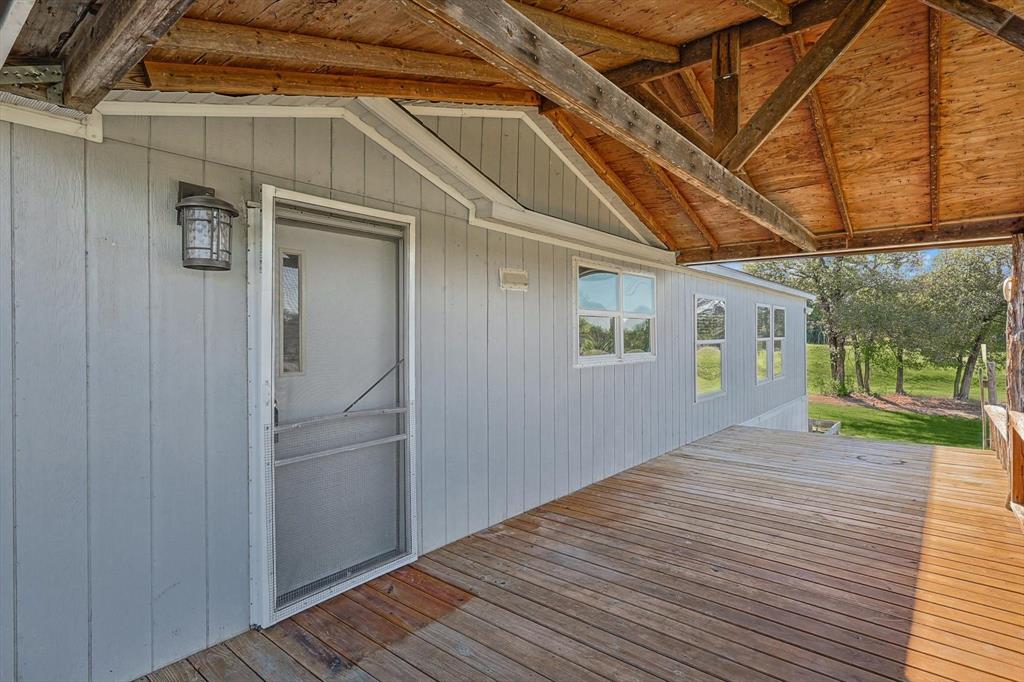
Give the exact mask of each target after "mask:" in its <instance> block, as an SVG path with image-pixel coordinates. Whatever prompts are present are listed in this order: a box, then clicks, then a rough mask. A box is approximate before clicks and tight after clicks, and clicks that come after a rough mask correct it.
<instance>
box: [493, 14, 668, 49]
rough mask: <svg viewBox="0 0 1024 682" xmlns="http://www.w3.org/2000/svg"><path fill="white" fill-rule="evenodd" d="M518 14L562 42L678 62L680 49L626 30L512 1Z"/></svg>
mask: <svg viewBox="0 0 1024 682" xmlns="http://www.w3.org/2000/svg"><path fill="white" fill-rule="evenodd" d="M510 4H511V5H512V6H513V7H515V8H516V9H517V10H518V11H519V12H520V13H522V14H523V15H525V16H526V17H528V18H529V19H530V20H531V21H532V22H533V23H535V24H537V25H538V26H540V27H541V28H542V29H544V30H545V31H546V32H547V33H548V34H549V35H551V36H554V37H555V38H558V39H559V40H561V41H562V42H573V43H579V44H581V45H589V46H590V47H596V48H598V49H601V50H609V51H611V52H617V53H619V54H625V55H631V56H634V57H639V58H641V59H650V60H652V61H656V62H669V63H671V62H675V61H678V60H679V48H678V47H677V46H675V45H669V44H667V43H659V42H658V41H656V40H648V39H647V38H641V37H639V36H635V35H633V34H631V33H626V32H625V31H618V30H616V29H613V28H608V27H607V26H602V25H600V24H594V23H591V22H589V21H583V20H581V19H574V18H573V17H570V16H568V15H566V14H562V13H560V12H551V11H549V10H546V9H542V8H540V7H534V6H533V5H527V4H526V3H522V2H511V3H510Z"/></svg>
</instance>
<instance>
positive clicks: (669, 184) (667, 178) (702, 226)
mask: <svg viewBox="0 0 1024 682" xmlns="http://www.w3.org/2000/svg"><path fill="white" fill-rule="evenodd" d="M647 169H648V170H649V171H650V172H651V175H653V176H654V178H655V179H656V180H657V181H658V183H659V184H660V185H661V186H662V188H663V189H664V190H665V191H666V192H668V193H669V195H670V196H671V197H672V200H673V201H675V202H676V203H677V204H678V205H679V208H681V209H683V213H685V214H686V217H687V218H689V219H690V222H691V223H693V226H694V227H696V228H697V231H698V232H700V234H701V236H702V237H704V241H706V242H707V244H708V247H709V248H710V249H711V253H712V254H715V253H716V252H717V251H718V239H716V238H715V235H714V234H712V232H711V230H709V229H708V226H707V223H705V222H704V219H703V218H701V217H700V215H699V214H698V213H697V211H695V210H694V209H693V205H692V204H691V203H690V202H689V201H688V200H687V199H686V197H685V196H683V193H682V191H680V189H679V187H678V186H677V185H676V181H675V180H673V179H672V176H671V175H669V174H668V173H667V172H665V169H664V168H662V167H661V166H659V165H658V164H656V163H651V162H650V161H647Z"/></svg>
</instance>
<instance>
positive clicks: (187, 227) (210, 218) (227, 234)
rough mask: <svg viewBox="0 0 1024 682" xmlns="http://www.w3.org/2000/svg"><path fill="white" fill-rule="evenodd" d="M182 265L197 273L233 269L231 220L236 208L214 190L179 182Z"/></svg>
mask: <svg viewBox="0 0 1024 682" xmlns="http://www.w3.org/2000/svg"><path fill="white" fill-rule="evenodd" d="M174 208H175V209H177V211H178V225H180V226H181V264H182V265H184V266H185V267H186V268H192V269H193V270H230V269H231V220H232V219H233V218H235V217H237V216H238V210H237V209H235V207H234V206H232V205H231V204H229V203H228V202H226V201H224V200H223V199H218V198H217V197H216V196H214V190H213V189H212V188H210V187H200V186H199V185H192V184H190V183H187V182H179V183H178V203H177V205H176V206H175V207H174Z"/></svg>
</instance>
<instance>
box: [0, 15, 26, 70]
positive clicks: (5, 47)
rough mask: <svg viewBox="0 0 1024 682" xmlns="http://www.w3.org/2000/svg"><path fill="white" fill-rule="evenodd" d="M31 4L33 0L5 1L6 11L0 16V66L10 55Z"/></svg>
mask: <svg viewBox="0 0 1024 682" xmlns="http://www.w3.org/2000/svg"><path fill="white" fill-rule="evenodd" d="M33 4H35V0H10V1H9V2H8V3H7V11H6V12H4V14H3V16H0V66H3V65H4V62H6V61H7V57H8V56H10V54H11V48H12V47H14V41H15V40H17V39H18V34H19V33H21V29H22V27H23V26H24V25H25V22H26V21H27V20H28V15H29V12H31V11H32V5H33Z"/></svg>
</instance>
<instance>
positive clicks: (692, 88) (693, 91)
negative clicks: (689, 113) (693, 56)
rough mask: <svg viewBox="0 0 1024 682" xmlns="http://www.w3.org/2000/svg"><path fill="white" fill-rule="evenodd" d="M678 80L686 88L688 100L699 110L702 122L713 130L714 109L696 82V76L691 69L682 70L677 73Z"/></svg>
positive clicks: (697, 81) (698, 82)
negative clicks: (680, 80) (679, 79)
mask: <svg viewBox="0 0 1024 682" xmlns="http://www.w3.org/2000/svg"><path fill="white" fill-rule="evenodd" d="M679 76H680V78H682V80H683V86H684V87H685V88H686V92H687V93H688V94H689V95H690V99H692V100H693V103H694V104H695V105H696V106H697V108H698V109H699V110H700V113H701V115H702V116H703V117H704V121H705V122H706V123H707V124H708V127H709V128H711V129H712V130H714V129H715V113H714V112H715V109H714V107H713V106H712V104H711V100H709V99H708V94H707V93H706V92H704V88H703V87H702V86H701V84H700V81H699V80H697V74H695V73H694V72H693V69H683V70H682V71H680V72H679Z"/></svg>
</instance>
